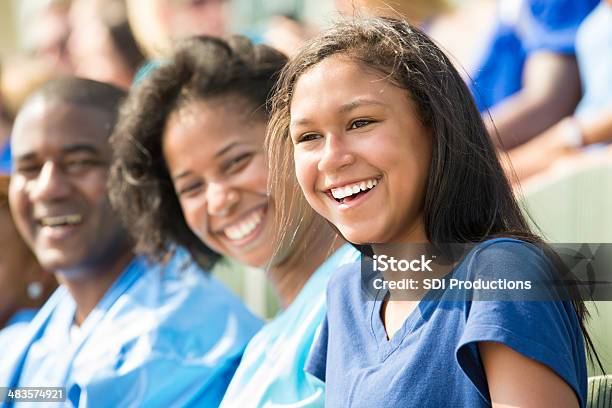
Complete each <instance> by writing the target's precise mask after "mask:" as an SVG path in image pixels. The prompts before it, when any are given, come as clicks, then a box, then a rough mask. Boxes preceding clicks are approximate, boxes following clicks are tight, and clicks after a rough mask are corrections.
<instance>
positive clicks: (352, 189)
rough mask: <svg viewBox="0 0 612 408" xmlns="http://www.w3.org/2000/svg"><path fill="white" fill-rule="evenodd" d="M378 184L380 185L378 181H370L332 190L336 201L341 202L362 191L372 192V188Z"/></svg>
mask: <svg viewBox="0 0 612 408" xmlns="http://www.w3.org/2000/svg"><path fill="white" fill-rule="evenodd" d="M376 184H378V180H376V179H370V180H366V181H362V182H359V183H355V184H349V185H347V186H344V187H338V188H332V190H331V193H332V196H333V197H334V198H335V199H337V200H341V199H343V198H345V197H350V196H352V195H354V194H357V193H360V192H362V191H367V190H371V189H372V188H374V186H376Z"/></svg>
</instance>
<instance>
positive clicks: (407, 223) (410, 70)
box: [266, 18, 591, 407]
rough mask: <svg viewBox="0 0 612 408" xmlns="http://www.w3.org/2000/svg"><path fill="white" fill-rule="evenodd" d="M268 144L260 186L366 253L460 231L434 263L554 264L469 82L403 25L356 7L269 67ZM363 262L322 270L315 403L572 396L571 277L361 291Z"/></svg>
mask: <svg viewBox="0 0 612 408" xmlns="http://www.w3.org/2000/svg"><path fill="white" fill-rule="evenodd" d="M266 145H267V147H268V158H269V160H270V168H271V169H270V171H271V174H272V175H273V179H272V181H271V184H272V189H271V194H272V195H273V196H274V195H276V194H279V193H282V192H283V191H285V194H297V193H298V192H301V193H302V194H303V196H302V199H301V202H298V201H296V202H295V203H294V206H295V208H296V209H297V211H299V212H301V213H303V214H307V213H312V212H313V211H314V212H316V213H318V214H319V215H320V216H322V217H324V218H325V219H326V220H327V221H328V222H329V223H330V224H332V225H333V226H334V227H335V228H337V229H338V231H339V232H340V233H341V234H342V235H343V237H344V238H345V239H346V240H347V241H349V242H351V243H353V244H355V245H357V246H358V247H360V248H361V250H362V252H363V254H364V255H367V256H368V257H372V259H373V257H374V256H381V255H386V256H395V257H396V258H403V257H405V256H406V255H407V254H408V253H409V252H411V251H412V249H413V248H414V245H417V244H418V245H423V246H425V247H426V246H433V247H434V248H436V247H437V248H440V249H441V251H442V254H445V252H444V251H446V252H448V250H445V249H444V248H448V245H447V244H453V243H455V244H467V243H471V244H473V245H474V248H473V249H472V250H471V251H470V252H469V253H467V255H465V256H464V257H463V258H460V259H459V260H458V261H457V262H455V263H451V264H450V265H451V266H453V267H452V268H451V269H450V272H449V273H452V275H446V277H448V276H450V277H452V278H457V279H458V280H460V281H466V282H467V281H470V282H475V281H476V279H481V280H482V279H487V278H488V280H492V279H493V280H497V279H502V278H505V279H517V280H521V279H522V280H523V281H525V280H526V279H525V278H527V277H530V278H541V279H544V280H545V279H547V278H551V277H554V276H557V275H556V269H554V267H553V265H556V266H558V265H559V263H558V262H556V259H555V258H554V256H553V254H552V253H549V251H548V250H547V249H546V247H545V246H544V245H543V244H542V243H541V241H540V240H539V238H538V237H537V236H535V235H534V234H532V232H531V231H530V230H529V227H528V225H527V223H526V221H525V219H524V218H523V216H522V214H521V212H520V208H519V206H518V205H517V202H516V200H515V198H514V197H513V195H512V191H511V189H510V186H509V183H508V181H507V180H506V178H505V176H504V173H503V170H502V167H501V165H500V164H499V162H498V159H497V156H496V151H495V149H494V147H493V144H492V142H491V140H490V138H489V136H488V134H487V131H486V128H485V126H484V124H483V122H482V120H481V118H480V114H479V112H478V109H477V108H476V105H475V103H474V101H473V99H472V97H471V94H470V91H469V89H468V88H467V86H466V85H465V83H464V82H463V81H462V79H461V76H460V75H459V73H458V72H457V71H456V70H455V68H454V67H453V65H452V63H451V62H450V60H449V59H448V58H447V57H446V56H445V55H444V53H443V52H442V51H440V49H439V48H438V47H436V46H435V45H434V43H433V42H432V41H431V40H430V39H429V38H428V37H427V36H426V35H425V34H423V33H422V32H421V31H419V30H418V29H416V28H414V27H412V26H410V25H409V24H408V23H405V22H402V21H399V20H394V19H388V18H377V19H364V20H354V21H349V22H344V23H340V24H338V25H336V26H334V27H333V28H331V29H330V30H328V31H326V32H324V33H323V34H321V35H320V36H318V37H317V38H315V39H313V40H312V41H311V42H309V43H307V44H306V45H305V46H304V48H302V50H301V51H300V52H299V53H297V55H296V56H295V57H294V58H293V59H292V60H291V61H290V62H289V63H288V64H287V65H286V67H285V68H284V69H283V72H282V73H281V75H280V78H279V82H278V85H277V89H276V92H275V94H274V96H273V98H272V116H271V120H270V125H269V132H268V137H267V140H266ZM291 192H293V193H291ZM289 218H290V217H289ZM277 228H278V229H279V230H281V231H282V230H284V229H286V228H288V224H283V223H280V224H279V225H278V226H277ZM397 244H402V245H397ZM411 244H413V245H412V246H411ZM536 244H537V245H536ZM549 254H550V257H549ZM421 265H423V264H421ZM360 268H361V267H360V264H355V265H348V266H345V267H343V268H341V269H340V270H339V271H337V272H336V273H335V274H334V275H332V278H331V280H330V283H329V285H328V294H327V302H328V309H327V310H328V312H327V318H326V320H325V322H324V324H323V326H322V328H321V331H320V333H319V336H318V338H317V340H316V342H315V345H314V347H313V350H312V352H311V355H310V356H309V360H308V362H307V365H306V369H307V370H308V371H309V372H311V373H312V374H313V375H315V376H317V377H318V378H320V379H321V380H323V381H325V382H326V403H327V404H328V406H333V407H336V406H351V407H400V406H401V407H441V406H454V407H486V406H491V405H492V406H521V407H522V406H555V407H577V406H582V407H584V406H585V403H586V387H587V369H586V356H585V348H584V344H585V342H586V343H587V344H591V342H590V340H589V337H588V334H587V333H586V332H585V331H584V319H585V317H586V312H585V307H584V303H583V302H582V301H581V300H580V298H578V297H576V298H573V299H574V301H573V302H572V301H569V300H564V299H568V298H569V295H570V294H572V295H576V293H575V292H576V291H575V290H573V289H571V287H570V288H567V291H566V290H561V291H560V292H558V293H557V292H553V293H551V294H550V298H544V299H542V301H524V300H522V298H516V297H515V298H510V299H508V298H507V297H502V294H499V297H493V298H488V300H486V301H485V300H479V299H483V297H481V296H482V295H483V294H484V292H481V291H476V293H475V294H474V296H477V297H476V298H456V297H455V296H454V295H453V294H452V293H451V292H450V291H447V290H442V291H439V292H426V291H425V290H426V289H427V288H426V287H421V289H422V291H424V292H425V294H424V295H425V297H422V298H415V297H412V298H408V297H406V291H403V290H400V289H401V288H400V287H393V286H390V287H387V288H383V287H380V286H379V287H378V291H376V292H374V293H373V294H375V296H371V294H372V292H368V291H365V290H364V289H367V286H364V285H363V283H362V274H361V273H360ZM415 268H416V266H415ZM365 271H366V272H367V269H365ZM560 272H561V271H560ZM383 274H384V273H383ZM418 274H420V275H422V274H423V272H419V273H418ZM418 274H417V273H414V272H403V275H402V276H404V277H406V278H415V279H416V278H418V276H420V275H418ZM385 278H386V275H385ZM421 281H422V280H421ZM538 282H539V280H538ZM430 294H438V295H440V296H441V297H432V295H430ZM447 294H450V295H453V296H452V297H450V298H449V297H447ZM564 294H565V295H566V296H565V297H563V298H562V297H560V296H561V295H564ZM576 296H577V295H576ZM419 299H421V300H419ZM470 299H474V300H473V301H470Z"/></svg>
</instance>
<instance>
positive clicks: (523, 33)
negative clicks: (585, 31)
mask: <svg viewBox="0 0 612 408" xmlns="http://www.w3.org/2000/svg"><path fill="white" fill-rule="evenodd" d="M526 3H527V7H526V11H527V14H528V15H527V16H522V17H521V20H520V22H519V36H520V37H521V39H522V42H523V44H524V48H525V51H526V52H527V53H531V52H535V51H552V52H556V53H561V54H574V53H575V40H576V31H577V30H578V26H579V25H580V23H581V22H582V20H584V18H585V17H586V16H587V15H588V14H589V13H590V12H591V11H592V10H593V8H595V6H596V5H597V3H598V0H528V1H526Z"/></svg>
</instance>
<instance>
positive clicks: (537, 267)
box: [456, 241, 586, 406]
mask: <svg viewBox="0 0 612 408" xmlns="http://www.w3.org/2000/svg"><path fill="white" fill-rule="evenodd" d="M544 256H545V255H544V254H543V253H542V252H540V250H539V249H537V248H536V247H534V246H531V245H529V244H525V243H519V242H518V241H515V242H503V243H500V244H497V245H493V246H490V247H489V248H487V249H485V250H483V251H481V252H479V253H478V254H477V255H475V257H474V259H473V262H472V264H471V265H470V268H471V269H472V272H473V273H475V274H480V273H482V274H485V275H491V274H497V273H499V274H500V276H506V277H508V274H511V273H513V271H516V273H515V275H518V276H519V279H520V277H524V276H530V275H531V276H533V275H534V274H540V273H541V271H542V270H545V269H546V268H549V267H550V266H549V265H550V263H549V262H548V261H547V259H545V258H544ZM500 271H501V272H500ZM513 278H514V277H513ZM466 319H467V320H466V325H465V329H464V332H463V335H462V337H461V338H460V341H459V344H458V345H457V348H456V358H457V362H458V363H459V365H460V367H461V369H462V370H463V371H464V372H465V374H466V375H467V376H468V377H469V379H470V380H471V381H472V383H473V384H474V385H475V386H476V388H477V389H478V391H479V393H480V394H481V395H482V396H483V397H484V398H485V399H486V400H487V401H490V395H489V391H488V385H487V380H486V376H485V372H484V367H483V366H482V362H481V359H480V355H479V353H478V348H477V344H478V343H479V342H485V341H486V342H496V343H501V344H504V345H506V346H508V347H510V348H512V349H513V350H515V351H517V352H519V353H521V354H522V355H524V356H526V357H528V358H531V359H533V360H535V361H538V362H539V363H541V364H544V365H545V366H547V367H549V368H550V369H551V370H553V371H554V372H555V373H556V374H557V375H558V376H559V377H561V378H562V379H563V380H564V381H565V382H566V383H567V384H568V385H569V386H570V387H572V389H573V390H574V392H575V393H576V395H577V396H578V399H579V401H580V402H581V406H584V404H585V398H584V397H585V394H586V360H585V354H584V341H583V338H582V333H581V331H580V325H579V321H578V317H577V315H576V312H575V310H574V308H573V306H572V304H571V302H569V301H554V300H546V301H521V300H516V299H515V300H511V301H509V300H487V301H472V302H470V303H469V306H468V308H467V310H466Z"/></svg>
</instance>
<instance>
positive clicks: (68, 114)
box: [0, 78, 260, 406]
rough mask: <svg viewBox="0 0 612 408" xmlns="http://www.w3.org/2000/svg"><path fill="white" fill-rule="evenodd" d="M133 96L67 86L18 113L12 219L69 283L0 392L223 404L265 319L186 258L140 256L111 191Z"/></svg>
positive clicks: (77, 401) (1, 370) (16, 348)
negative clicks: (112, 166) (117, 134)
mask: <svg viewBox="0 0 612 408" xmlns="http://www.w3.org/2000/svg"><path fill="white" fill-rule="evenodd" d="M124 96H125V95H124V93H123V92H122V91H121V90H119V89H117V88H115V87H113V86H111V85H107V84H103V83H100V82H95V81H90V80H84V79H78V78H67V79H62V80H59V81H55V82H52V83H50V84H48V85H46V86H45V87H44V88H42V89H41V90H39V91H38V92H37V93H36V94H35V95H34V96H33V97H32V98H31V99H30V100H29V101H28V102H27V103H26V104H25V106H24V107H23V108H22V110H21V112H20V113H19V114H18V117H17V119H16V123H15V127H14V133H13V138H12V146H11V147H12V154H13V165H14V171H13V176H12V178H11V185H10V192H9V196H10V197H9V198H10V205H11V210H12V212H13V215H14V218H15V223H16V225H17V227H18V229H19V231H20V233H21V234H22V236H23V237H24V239H25V241H26V242H27V243H28V245H29V246H30V247H31V248H32V250H33V251H34V252H35V254H36V256H37V258H38V259H39V261H40V263H41V265H42V266H43V267H44V268H45V269H47V270H51V271H54V272H55V275H56V277H57V279H58V281H59V282H60V283H61V286H60V288H59V289H58V291H57V292H56V293H55V294H54V295H53V296H52V297H51V299H50V300H49V301H48V302H47V304H46V305H45V306H44V307H43V309H42V310H41V311H40V313H39V314H38V315H37V316H36V318H35V319H34V321H33V322H32V324H31V327H30V331H29V334H28V336H27V338H21V339H16V341H15V342H14V343H13V347H12V350H10V351H9V352H7V353H5V355H6V356H7V357H3V358H0V386H8V387H24V386H28V387H48V386H54V387H66V392H67V394H66V395H67V398H68V400H69V401H70V402H72V403H73V405H75V406H78V405H84V406H85V405H86V406H120V405H126V404H135V405H137V406H143V405H146V406H169V405H171V404H174V403H180V404H181V405H184V404H200V405H203V406H216V405H217V404H218V402H219V401H220V398H221V397H222V395H223V393H224V391H225V388H226V387H227V384H228V382H229V380H230V379H231V377H232V375H233V372H234V370H235V368H236V366H237V364H238V362H239V360H240V358H241V355H242V351H243V349H244V346H245V345H246V343H247V341H248V340H249V338H250V337H251V336H252V335H253V334H254V333H255V332H256V331H257V330H258V329H259V327H260V322H259V320H258V319H257V318H255V317H254V316H252V315H251V314H250V313H249V312H248V311H247V310H246V309H245V308H244V307H243V306H242V304H241V303H240V301H239V300H238V299H237V298H235V297H234V296H233V295H231V294H230V293H229V291H227V290H226V289H225V288H223V287H222V286H221V285H220V284H219V283H217V282H216V281H215V280H213V279H212V278H211V277H209V276H206V274H205V273H203V272H202V271H201V270H200V269H198V268H197V267H195V266H194V264H193V263H191V262H190V260H189V258H187V256H186V254H185V252H184V251H181V250H177V251H176V253H175V255H174V256H173V257H172V259H170V260H169V261H168V262H167V263H166V264H164V265H161V264H159V265H158V264H153V265H152V264H150V263H145V260H144V259H141V258H139V257H137V256H135V255H134V252H133V250H134V248H133V243H132V240H131V239H130V237H129V234H128V233H127V231H126V229H124V228H123V227H122V225H121V223H120V222H119V219H118V217H117V215H116V214H115V212H114V211H113V209H112V207H111V205H110V201H109V198H108V195H107V189H106V183H107V175H108V169H109V162H110V160H111V155H112V152H111V148H110V146H109V144H108V137H109V135H110V133H111V131H112V129H113V127H114V124H115V121H116V115H117V107H118V105H119V103H120V101H121V100H122V99H123V97H124ZM5 404H6V403H5Z"/></svg>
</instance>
